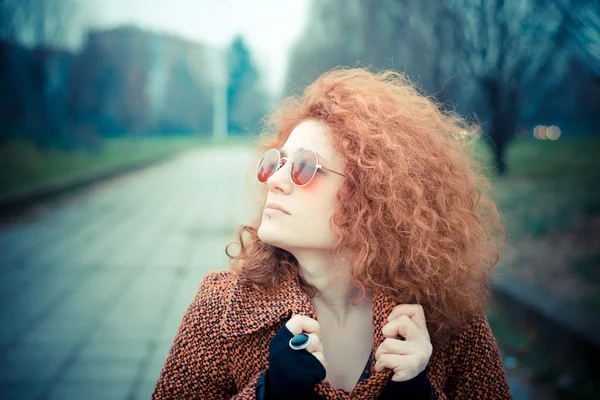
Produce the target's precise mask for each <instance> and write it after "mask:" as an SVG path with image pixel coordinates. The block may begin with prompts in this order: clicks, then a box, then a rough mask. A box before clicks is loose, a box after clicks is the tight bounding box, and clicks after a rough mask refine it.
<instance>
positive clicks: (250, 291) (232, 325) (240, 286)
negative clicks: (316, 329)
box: [221, 276, 396, 347]
mask: <svg viewBox="0 0 600 400" xmlns="http://www.w3.org/2000/svg"><path fill="white" fill-rule="evenodd" d="M233 286H234V287H233V291H232V294H231V296H230V298H229V300H228V302H227V306H226V309H225V312H224V315H223V318H222V320H221V335H222V336H223V337H225V338H228V339H235V338H240V337H243V336H245V335H250V334H253V333H255V332H258V331H260V330H261V329H264V328H268V327H272V326H273V325H275V324H278V325H281V323H282V322H283V321H287V320H288V319H289V318H291V316H292V315H294V314H302V315H306V316H308V317H311V318H314V319H317V313H316V311H315V309H314V307H313V305H312V303H311V301H310V299H309V297H308V296H307V295H306V293H304V292H303V291H302V289H301V288H300V285H299V283H298V281H297V280H296V279H292V278H290V279H288V280H286V281H284V282H282V284H281V286H280V288H279V289H278V290H277V291H276V292H275V293H272V294H263V293H261V292H260V291H258V290H257V289H256V288H254V286H253V285H252V284H251V283H250V282H249V281H248V280H247V279H245V278H243V277H241V276H239V277H236V279H235V282H234V285H233ZM395 306H396V302H395V300H394V299H393V298H392V297H391V296H389V295H387V294H386V293H385V292H384V291H381V290H380V291H377V292H376V293H375V294H374V296H373V338H374V342H375V343H374V345H376V347H378V346H379V344H381V342H382V341H383V339H384V338H383V335H382V333H381V328H382V327H383V326H384V325H385V324H386V323H387V316H388V315H389V314H390V312H392V310H393V308H394V307H395Z"/></svg>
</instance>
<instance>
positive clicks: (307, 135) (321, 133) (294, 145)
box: [282, 120, 341, 165]
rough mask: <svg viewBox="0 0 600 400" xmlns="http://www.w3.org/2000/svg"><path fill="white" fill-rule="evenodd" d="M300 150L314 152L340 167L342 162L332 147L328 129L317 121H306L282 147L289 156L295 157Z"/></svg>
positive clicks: (295, 129)
mask: <svg viewBox="0 0 600 400" xmlns="http://www.w3.org/2000/svg"><path fill="white" fill-rule="evenodd" d="M300 148H305V149H310V150H314V151H316V152H317V153H318V154H319V156H321V158H323V160H326V161H328V162H330V163H335V164H336V165H339V163H340V161H341V160H340V157H339V156H338V155H337V154H336V152H335V151H334V150H333V148H332V147H331V144H330V142H329V132H327V129H326V127H325V126H324V125H323V124H321V123H320V122H318V121H315V120H308V121H304V122H302V123H301V124H299V125H298V126H297V127H296V128H294V130H293V131H292V133H291V134H290V136H289V138H288V140H287V141H286V142H285V144H284V145H283V147H282V149H283V150H284V151H285V152H286V153H287V154H289V155H295V154H296V151H297V150H298V149H300Z"/></svg>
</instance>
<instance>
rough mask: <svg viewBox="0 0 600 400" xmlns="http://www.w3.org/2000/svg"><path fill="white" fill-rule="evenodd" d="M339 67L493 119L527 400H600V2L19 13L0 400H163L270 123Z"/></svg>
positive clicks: (7, 32)
mask: <svg viewBox="0 0 600 400" xmlns="http://www.w3.org/2000/svg"><path fill="white" fill-rule="evenodd" d="M336 66H371V67H373V68H375V69H395V70H398V71H402V72H405V73H406V74H408V75H409V76H410V78H411V79H412V80H413V81H415V82H417V83H418V84H419V85H420V87H421V88H422V90H423V91H424V92H425V93H427V94H428V95H431V96H433V97H435V98H436V99H438V100H439V101H440V102H442V103H443V104H444V106H447V107H448V108H449V109H453V110H455V111H457V112H458V113H459V114H461V115H463V116H464V117H465V118H467V119H469V120H470V121H476V122H479V123H480V124H481V127H482V131H483V136H482V138H481V140H480V143H479V147H478V153H477V157H479V158H480V159H481V160H483V161H485V162H486V163H487V164H488V165H489V166H490V169H489V171H487V172H486V173H489V175H490V177H491V179H492V181H493V184H494V189H495V196H496V198H497V201H498V203H499V205H500V207H501V210H502V212H503V214H504V218H505V224H506V226H507V228H508V232H509V244H508V247H507V248H506V250H505V251H504V253H503V254H502V257H501V260H500V263H499V265H498V267H497V270H496V272H495V274H494V277H493V280H492V289H493V303H492V304H491V307H490V310H489V313H488V319H489V321H490V324H491V325H492V329H493V331H494V334H495V336H496V338H497V341H498V345H499V347H500V349H501V351H502V357H503V361H504V365H505V368H506V371H507V374H508V376H509V381H510V385H511V389H512V392H513V396H514V398H515V399H598V398H600V372H599V370H600V368H599V367H598V362H599V361H600V335H599V334H598V332H599V331H600V319H599V318H598V317H599V316H600V290H599V286H600V188H599V186H598V182H600V181H599V180H598V171H599V167H600V153H599V150H600V137H599V135H598V134H599V125H600V4H599V3H598V2H597V1H591V0H590V1H575V0H519V1H517V0H471V1H469V0H363V1H359V0H321V1H317V0H313V1H309V0H296V1H274V0H254V1H252V2H245V1H242V0H222V1H217V0H212V1H211V0H196V1H191V0H171V1H169V2H166V1H160V0H144V1H142V0H119V1H117V0H85V1H84V0H2V1H1V2H0V398H2V399H13V398H14V399H68V398H77V399H79V398H86V399H89V398H100V399H138V398H139V399H142V398H149V397H150V394H151V391H152V389H153V387H154V384H155V383H156V380H157V378H158V375H159V373H160V370H161V368H162V365H163V363H164V360H165V357H166V355H167V353H168V350H169V348H170V346H171V343H172V340H173V338H174V335H175V333H176V331H177V328H178V324H179V322H180V321H181V318H182V316H183V314H184V312H185V310H186V308H187V306H188V305H189V303H190V302H191V301H192V299H193V297H194V294H195V292H196V289H197V286H198V283H199V282H200V279H201V278H202V277H203V276H204V275H205V274H206V273H207V272H208V271H210V270H213V269H223V268H227V257H226V255H225V253H224V248H225V245H226V244H227V243H228V242H230V241H233V240H234V239H235V235H234V234H235V232H236V228H237V227H239V225H240V224H242V223H244V222H249V221H250V219H251V218H253V217H254V216H255V215H256V212H257V210H258V209H257V208H256V207H257V205H256V204H255V203H252V202H250V201H248V199H250V198H251V196H252V194H254V193H255V191H256V189H257V184H256V181H255V178H254V176H253V175H252V172H253V171H252V168H253V166H254V165H255V163H256V162H257V159H256V154H255V152H254V150H253V147H252V144H253V140H254V139H255V137H256V135H257V134H258V133H259V132H260V129H261V118H262V117H263V116H265V115H266V114H268V113H269V112H270V111H272V110H273V107H275V106H276V104H277V102H278V101H279V100H280V99H281V98H282V97H284V96H287V95H290V94H295V93H298V92H300V91H301V90H302V89H303V88H304V87H305V86H306V85H308V84H310V83H311V82H312V81H313V80H314V79H315V78H317V77H318V76H319V75H320V74H321V73H323V72H325V71H327V70H329V69H331V68H334V67H336Z"/></svg>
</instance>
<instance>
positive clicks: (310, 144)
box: [258, 120, 344, 253]
mask: <svg viewBox="0 0 600 400" xmlns="http://www.w3.org/2000/svg"><path fill="white" fill-rule="evenodd" d="M301 147H302V148H305V149H310V150H314V151H316V152H317V154H318V155H319V164H321V165H322V166H323V167H325V168H328V169H331V170H333V171H336V172H339V173H342V174H343V173H344V162H343V160H342V159H341V157H340V156H338V154H336V153H335V152H334V151H333V149H332V148H331V145H330V144H329V133H328V132H327V129H326V127H325V126H324V125H323V124H321V123H320V122H318V121H315V120H308V121H304V122H302V123H301V124H299V125H298V126H297V127H296V128H295V129H294V130H293V131H292V133H291V134H290V137H289V138H288V140H287V141H286V142H285V144H284V145H283V147H282V150H283V151H282V157H289V159H290V161H289V162H288V161H287V160H284V161H283V163H284V164H283V166H282V167H281V168H280V169H279V170H278V171H277V172H276V173H275V174H273V175H272V176H271V177H270V178H269V179H268V180H267V186H268V189H269V191H268V194H267V201H266V204H268V203H277V204H278V205H279V206H281V207H283V208H284V209H285V210H286V211H288V213H284V212H279V211H274V210H272V209H266V210H265V211H263V215H262V223H261V225H260V228H259V229H258V237H259V238H260V240H262V241H263V242H265V243H268V244H270V245H273V246H276V247H279V248H282V249H284V250H287V251H290V252H292V253H293V250H294V249H307V250H308V249H314V250H329V249H331V248H332V247H333V245H334V244H335V242H336V240H337V238H336V237H335V235H334V234H333V232H332V230H331V227H330V225H329V219H330V218H331V216H332V215H333V213H334V212H335V209H336V194H337V192H338V190H339V189H340V187H341V186H342V183H343V180H344V177H343V176H340V175H337V174H334V173H332V172H329V171H326V170H323V169H320V170H319V171H318V172H317V174H316V175H315V177H314V178H313V180H312V181H311V182H310V183H309V184H308V185H306V186H301V187H298V186H295V185H294V184H293V183H292V181H291V180H290V168H291V164H292V160H293V159H294V157H295V156H296V154H297V152H298V149H299V148H301ZM269 217H270V218H269Z"/></svg>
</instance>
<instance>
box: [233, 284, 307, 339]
mask: <svg viewBox="0 0 600 400" xmlns="http://www.w3.org/2000/svg"><path fill="white" fill-rule="evenodd" d="M294 314H302V315H307V316H309V317H311V318H316V311H315V309H314V307H313V306H312V303H311V302H310V299H309V298H308V296H307V295H306V294H305V293H304V292H303V291H302V290H301V288H300V285H299V284H298V282H297V281H296V280H295V279H291V278H290V279H288V280H286V281H284V282H282V284H281V286H280V287H279V289H278V290H277V291H276V292H275V293H272V294H264V293H261V292H260V291H258V289H256V288H255V287H254V286H253V285H252V284H251V283H250V281H248V280H247V279H245V278H244V277H242V276H238V277H236V279H235V283H234V288H233V292H232V294H231V297H230V298H229V301H228V303H227V307H226V309H225V313H224V315H223V319H222V320H221V334H222V336H223V337H225V338H228V339H235V338H240V337H242V336H245V335H250V334H252V333H255V332H258V331H260V330H261V329H264V328H268V327H271V326H273V325H275V324H277V323H279V322H280V321H283V320H287V319H289V318H291V316H292V315H294Z"/></svg>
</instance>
